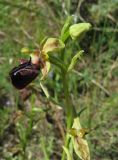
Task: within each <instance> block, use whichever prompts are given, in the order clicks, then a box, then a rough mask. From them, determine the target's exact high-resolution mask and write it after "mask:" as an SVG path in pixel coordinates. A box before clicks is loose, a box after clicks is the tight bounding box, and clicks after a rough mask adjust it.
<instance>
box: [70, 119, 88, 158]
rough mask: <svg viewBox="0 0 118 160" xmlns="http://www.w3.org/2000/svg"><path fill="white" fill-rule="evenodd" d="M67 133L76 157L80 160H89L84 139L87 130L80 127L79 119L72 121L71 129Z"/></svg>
mask: <svg viewBox="0 0 118 160" xmlns="http://www.w3.org/2000/svg"><path fill="white" fill-rule="evenodd" d="M69 133H70V135H71V140H72V143H73V147H74V151H75V153H76V154H77V156H78V157H79V158H80V159H82V160H90V152H89V146H88V143H87V141H86V140H85V139H84V137H85V134H86V133H88V130H87V129H84V128H82V127H81V124H80V121H79V117H77V118H75V119H74V123H73V126H72V129H70V131H69Z"/></svg>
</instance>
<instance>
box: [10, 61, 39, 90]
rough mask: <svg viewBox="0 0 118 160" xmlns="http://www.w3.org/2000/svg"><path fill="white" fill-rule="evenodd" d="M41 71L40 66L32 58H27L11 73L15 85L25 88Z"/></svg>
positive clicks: (18, 87)
mask: <svg viewBox="0 0 118 160" xmlns="http://www.w3.org/2000/svg"><path fill="white" fill-rule="evenodd" d="M39 71H40V66H39V65H35V64H32V62H31V58H30V60H25V61H24V62H21V64H20V65H19V66H17V67H15V68H13V69H12V70H11V71H10V73H9V75H10V78H11V82H12V84H13V86H14V87H16V88H17V89H23V88H25V87H26V86H27V85H28V84H29V83H31V82H32V81H33V80H34V79H35V78H36V77H37V76H38V74H39Z"/></svg>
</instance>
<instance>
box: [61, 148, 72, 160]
mask: <svg viewBox="0 0 118 160" xmlns="http://www.w3.org/2000/svg"><path fill="white" fill-rule="evenodd" d="M63 150H64V151H65V153H66V155H67V160H72V156H71V154H70V152H69V150H68V148H66V147H64V146H63Z"/></svg>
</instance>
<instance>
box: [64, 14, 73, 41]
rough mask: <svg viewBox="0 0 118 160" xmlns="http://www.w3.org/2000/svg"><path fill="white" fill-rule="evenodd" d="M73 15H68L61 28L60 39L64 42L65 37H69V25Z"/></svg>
mask: <svg viewBox="0 0 118 160" xmlns="http://www.w3.org/2000/svg"><path fill="white" fill-rule="evenodd" d="M72 20H73V17H72V16H69V17H68V18H67V20H66V22H65V24H64V26H63V28H62V30H61V40H62V41H63V42H65V41H66V40H67V38H68V37H69V27H70V25H71V23H72Z"/></svg>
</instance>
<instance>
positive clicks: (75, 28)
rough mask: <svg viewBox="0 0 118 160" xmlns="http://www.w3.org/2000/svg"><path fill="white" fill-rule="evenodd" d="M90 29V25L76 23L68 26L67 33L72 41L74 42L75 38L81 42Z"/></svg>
mask: <svg viewBox="0 0 118 160" xmlns="http://www.w3.org/2000/svg"><path fill="white" fill-rule="evenodd" d="M90 28H91V24H90V23H78V24H74V25H72V26H70V28H69V33H70V36H71V38H72V39H73V40H76V39H77V38H78V39H79V40H81V39H82V38H83V37H84V35H85V33H86V32H87V31H89V30H90Z"/></svg>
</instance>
